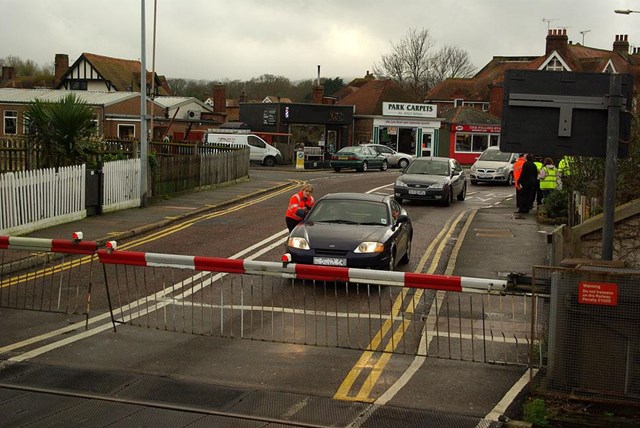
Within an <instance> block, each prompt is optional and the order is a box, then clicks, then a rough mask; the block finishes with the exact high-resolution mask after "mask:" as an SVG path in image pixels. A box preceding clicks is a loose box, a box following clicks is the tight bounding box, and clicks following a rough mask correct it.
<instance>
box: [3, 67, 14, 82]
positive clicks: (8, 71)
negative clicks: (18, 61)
mask: <svg viewBox="0 0 640 428" xmlns="http://www.w3.org/2000/svg"><path fill="white" fill-rule="evenodd" d="M15 78H16V68H15V67H9V66H2V78H1V79H0V82H8V81H9V80H13V79H15Z"/></svg>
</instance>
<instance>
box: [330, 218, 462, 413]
mask: <svg viewBox="0 0 640 428" xmlns="http://www.w3.org/2000/svg"><path fill="white" fill-rule="evenodd" d="M465 214H466V211H463V212H461V213H460V214H459V215H458V217H456V219H455V220H454V221H453V223H452V222H451V221H448V222H447V223H446V224H445V227H444V228H443V229H442V230H441V231H440V233H439V234H438V235H437V236H436V238H435V239H434V240H433V241H432V242H431V244H430V245H429V246H428V247H427V249H426V250H425V253H424V254H423V256H422V258H421V259H420V262H419V263H418V266H417V267H416V270H415V272H422V269H423V268H424V266H425V265H426V263H427V260H429V258H430V257H431V255H432V253H433V252H434V249H435V253H433V261H432V263H431V265H430V266H429V269H428V271H427V273H433V272H435V270H436V268H437V266H438V261H439V259H440V257H441V255H442V252H443V251H444V248H445V246H446V244H447V242H448V241H449V239H450V238H451V236H452V235H453V232H454V231H455V229H456V227H457V225H458V223H459V222H460V221H461V220H462V218H463V217H464V215H465ZM436 246H437V249H436ZM407 293H408V290H407V289H402V290H401V292H400V293H399V294H398V296H397V297H396V300H395V302H394V304H393V307H392V310H391V317H390V318H389V319H387V320H386V321H385V323H384V324H383V326H382V328H381V330H380V331H379V332H378V333H376V334H375V335H374V340H373V341H372V342H371V343H370V344H369V346H368V347H367V349H368V350H367V351H365V352H363V354H362V355H361V356H360V358H359V359H358V361H357V362H356V364H355V365H354V366H353V367H352V368H351V370H350V371H349V373H348V374H347V376H346V377H345V379H344V380H343V381H342V384H341V385H340V387H339V388H338V391H336V393H335V395H334V397H333V398H334V399H336V400H344V401H359V402H365V403H372V402H374V401H375V399H374V398H372V397H371V391H372V390H373V388H374V387H375V384H376V382H377V381H378V379H379V378H380V376H381V375H382V371H383V370H384V368H385V367H386V365H387V364H388V362H389V361H390V360H391V356H392V355H393V354H392V353H393V351H394V350H395V348H396V347H397V346H398V345H399V344H400V342H401V341H402V337H403V336H404V332H405V331H406V328H408V326H409V324H410V323H411V321H408V320H404V319H403V320H402V322H400V323H399V325H398V327H397V328H396V330H395V331H394V334H393V336H392V337H391V339H390V340H389V342H388V343H387V345H386V346H385V348H384V352H382V355H380V356H379V357H378V358H376V354H375V353H374V352H373V351H375V350H376V349H378V347H379V346H380V343H381V340H382V339H383V338H384V337H385V335H386V334H387V332H388V331H389V330H390V329H391V327H392V325H393V319H394V318H396V317H397V316H399V315H400V311H401V307H402V303H403V302H404V298H405V297H406V295H407ZM423 293H424V291H423V290H422V289H416V290H415V292H414V294H413V297H412V299H411V300H410V301H409V302H407V308H406V310H405V312H407V313H413V312H414V310H415V307H416V305H417V304H418V303H419V301H420V298H421V297H422V294H423ZM372 365H373V366H372ZM365 369H366V370H370V373H369V375H368V376H367V378H366V379H365V381H364V382H363V384H362V387H361V388H360V390H359V391H358V392H357V393H356V394H355V395H349V392H350V391H351V388H352V387H353V385H354V383H355V381H356V380H357V379H358V377H360V376H361V374H362V373H363V371H364V370H365Z"/></svg>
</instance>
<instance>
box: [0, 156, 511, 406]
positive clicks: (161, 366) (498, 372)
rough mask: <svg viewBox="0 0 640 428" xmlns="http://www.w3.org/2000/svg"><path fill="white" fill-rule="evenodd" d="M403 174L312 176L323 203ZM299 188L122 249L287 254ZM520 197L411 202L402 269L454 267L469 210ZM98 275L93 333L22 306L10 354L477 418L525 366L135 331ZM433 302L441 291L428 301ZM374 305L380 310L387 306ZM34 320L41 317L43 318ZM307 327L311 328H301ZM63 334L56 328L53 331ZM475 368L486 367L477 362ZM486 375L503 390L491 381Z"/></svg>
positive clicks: (507, 191)
mask: <svg viewBox="0 0 640 428" xmlns="http://www.w3.org/2000/svg"><path fill="white" fill-rule="evenodd" d="M251 174H252V176H254V177H258V178H259V177H260V176H263V175H264V176H268V177H269V179H270V180H279V179H282V180H283V181H286V180H287V179H289V174H288V173H286V172H282V171H277V170H269V169H265V168H260V169H255V170H252V172H251ZM398 175H399V172H398V171H397V170H388V171H386V172H368V173H357V172H348V171H344V172H341V173H334V172H328V171H318V172H308V173H305V174H304V179H305V180H306V181H308V182H311V183H313V184H314V187H315V192H314V196H315V197H316V198H318V197H321V196H322V195H324V194H327V193H332V192H338V191H352V192H379V193H387V194H390V193H391V192H392V185H393V182H394V180H395V178H396V177H397V176H398ZM296 178H300V176H297V177H296ZM295 190H296V189H285V190H284V191H281V192H279V193H275V194H270V195H265V197H262V198H258V199H256V200H253V201H246V202H244V203H242V204H239V205H236V206H232V207H229V208H227V209H225V210H222V211H218V212H214V213H208V214H203V215H201V216H199V217H195V218H192V219H189V220H187V221H184V222H180V223H176V224H174V225H172V226H170V227H167V228H165V229H163V230H161V231H157V232H155V233H151V234H148V235H146V236H140V237H135V238H133V239H131V240H128V241H126V242H119V248H120V249H128V250H133V251H143V252H154V253H168V254H182V255H201V256H210V257H221V258H244V259H256V260H264V261H279V260H280V256H281V254H282V251H283V243H284V239H285V236H286V233H285V224H284V217H283V216H284V209H285V207H286V205H287V201H288V198H289V197H290V195H291V194H292V193H293V192H294V191H295ZM511 196H512V189H511V188H506V187H490V186H469V190H468V192H467V199H466V200H465V201H464V202H459V201H455V202H454V203H453V204H452V205H451V206H450V207H442V206H439V205H436V204H432V203H407V204H405V205H404V206H405V208H406V209H407V211H408V212H409V215H410V217H411V219H412V221H413V224H414V230H415V235H414V240H413V245H412V256H411V260H410V262H409V264H407V265H405V266H402V270H405V271H408V272H425V273H440V274H444V273H450V272H447V268H448V263H447V262H448V260H449V257H450V256H451V254H452V253H453V252H454V248H455V242H456V240H457V236H458V234H459V233H460V230H461V225H462V221H463V219H464V217H465V216H468V215H469V213H470V212H472V211H473V210H474V209H476V208H480V207H487V206H491V205H493V204H495V203H499V202H500V201H503V200H504V199H505V198H507V197H511ZM83 275H84V276H85V277H87V276H88V275H89V273H88V272H87V271H86V270H85V271H83V272H80V273H78V276H83ZM96 276H97V274H96ZM94 281H95V282H96V287H95V289H94V293H93V295H92V308H91V311H92V314H93V315H92V318H91V320H92V322H91V324H90V325H89V328H88V329H87V330H86V331H78V328H77V325H71V324H70V323H72V322H76V323H77V322H78V321H79V320H78V317H74V316H69V317H66V318H64V319H61V318H60V316H59V315H52V314H43V313H36V314H35V317H36V318H39V321H40V322H36V323H33V322H32V321H31V322H29V323H25V324H24V325H28V328H24V327H21V324H22V323H23V322H24V316H25V315H24V314H23V313H18V311H16V312H10V313H7V312H4V313H3V329H5V331H11V334H9V335H3V338H2V339H0V346H1V347H0V352H3V353H5V354H8V355H11V357H12V361H13V362H18V363H19V362H23V361H30V362H36V363H38V364H44V365H54V366H71V367H73V368H74V369H89V368H95V367H99V368H100V369H102V370H107V371H108V370H114V371H116V370H126V371H133V372H138V371H139V372H144V373H150V374H158V375H165V374H170V375H172V376H177V377H180V378H186V379H197V380H200V381H203V382H206V383H213V384H216V385H224V386H227V387H235V388H247V389H264V388H267V389H268V390H272V391H281V392H286V393H288V394H304V395H309V396H320V397H327V398H333V399H337V400H344V401H354V402H358V403H371V404H376V405H384V404H392V405H396V406H401V407H402V406H405V407H410V408H416V409H423V410H425V409H426V410H428V409H433V408H437V409H438V410H439V411H444V412H450V413H451V414H457V415H463V416H469V417H479V418H482V417H483V416H484V415H486V414H487V413H489V412H490V411H491V409H492V408H493V406H495V404H496V403H497V402H498V401H499V400H500V399H501V398H502V395H503V393H504V391H505V390H508V389H509V387H510V385H512V384H513V383H515V381H516V380H517V379H518V378H519V377H520V376H521V375H522V373H523V369H522V368H521V367H509V366H504V367H486V368H481V369H479V370H475V371H474V373H473V374H472V373H467V374H465V375H464V376H460V374H459V371H460V370H466V369H468V366H467V364H468V363H465V362H462V361H449V360H446V361H445V360H442V361H440V360H437V359H435V360H431V361H430V363H429V364H428V365H429V367H428V368H425V367H423V364H424V361H423V360H424V358H423V359H422V360H420V359H419V358H417V357H416V356H415V355H414V354H413V353H411V352H409V353H406V354H403V353H395V354H384V353H382V354H381V353H372V352H362V351H360V350H356V349H344V348H345V347H344V346H342V347H340V348H336V347H325V346H309V345H303V344H299V343H277V342H268V341H264V340H259V341H256V340H237V339H229V338H224V337H223V338H217V337H205V336H203V335H193V334H184V333H174V332H172V331H168V332H167V331H162V330H163V329H159V330H156V329H155V328H139V327H131V326H119V327H118V329H117V333H114V332H113V331H112V326H111V324H110V323H109V319H108V313H107V312H106V310H107V305H106V303H107V302H106V299H105V297H106V296H105V295H104V293H103V289H102V287H101V286H98V285H99V282H100V280H99V279H98V278H94ZM194 294H195V295H197V294H198V293H194ZM200 294H204V292H200ZM275 294H277V293H275V292H274V295H275ZM144 295H145V293H144V292H142V293H140V296H141V297H144ZM343 297H344V296H343ZM395 297H396V296H393V297H391V299H394V298H395ZM360 298H362V296H361V295H355V296H352V295H349V296H346V298H345V299H341V305H342V304H344V305H346V306H344V307H343V306H341V307H340V309H341V311H348V310H349V302H351V304H354V302H356V301H357V300H358V299H360ZM391 299H390V300H391ZM432 300H433V296H432V297H431V300H429V301H432ZM381 305H382V303H381ZM377 310H378V311H380V312H382V311H385V310H389V308H387V307H384V308H382V309H377ZM426 310H428V308H427V309H426ZM29 315H30V316H31V317H33V316H34V313H32V312H30V313H29ZM32 320H33V318H32ZM298 328H299V329H300V328H302V327H301V326H300V325H298ZM305 329H306V326H305ZM54 330H55V331H56V332H55V333H54V334H48V332H51V331H54ZM169 330H171V328H169ZM61 332H66V334H63V336H62V337H63V339H60V337H61ZM34 337H36V339H34ZM415 340H418V338H416V339H415ZM17 344H19V345H20V346H18V345H17ZM472 364H473V363H472ZM475 365H476V367H475V369H477V366H478V364H477V363H475ZM487 382H491V383H492V385H494V386H495V388H487ZM438 385H440V386H443V385H447V387H446V389H445V391H447V392H446V393H443V391H442V390H439V389H438ZM460 388H465V389H466V392H465V394H468V395H469V397H472V398H469V400H468V406H467V407H466V408H460V407H459V405H458V404H455V403H456V402H455V401H454V400H451V399H450V397H449V398H448V397H447V394H449V393H451V391H456V390H458V389H460ZM491 391H493V392H491Z"/></svg>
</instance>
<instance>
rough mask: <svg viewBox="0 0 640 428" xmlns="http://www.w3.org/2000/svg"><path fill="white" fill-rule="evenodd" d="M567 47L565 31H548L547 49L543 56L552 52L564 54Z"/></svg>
mask: <svg viewBox="0 0 640 428" xmlns="http://www.w3.org/2000/svg"><path fill="white" fill-rule="evenodd" d="M568 45H569V37H568V36H567V29H566V28H563V29H557V30H549V34H547V49H546V51H545V55H547V56H548V55H549V54H551V52H553V51H557V52H559V53H564V52H565V51H566V49H567V46H568Z"/></svg>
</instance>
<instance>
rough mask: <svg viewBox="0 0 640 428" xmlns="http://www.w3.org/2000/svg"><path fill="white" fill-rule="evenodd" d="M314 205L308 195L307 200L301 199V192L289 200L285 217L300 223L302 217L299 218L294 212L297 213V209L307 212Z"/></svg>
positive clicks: (311, 197)
mask: <svg viewBox="0 0 640 428" xmlns="http://www.w3.org/2000/svg"><path fill="white" fill-rule="evenodd" d="M314 203H315V201H314V199H313V196H311V195H309V197H308V198H305V197H303V195H302V190H301V191H299V192H298V193H295V194H294V195H293V196H291V198H290V199H289V206H288V207H287V213H286V214H285V216H286V217H290V218H292V219H294V220H298V221H302V217H300V216H299V215H298V214H297V213H296V211H298V210H299V209H304V210H305V211H308V210H309V209H311V207H313V204H314Z"/></svg>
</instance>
